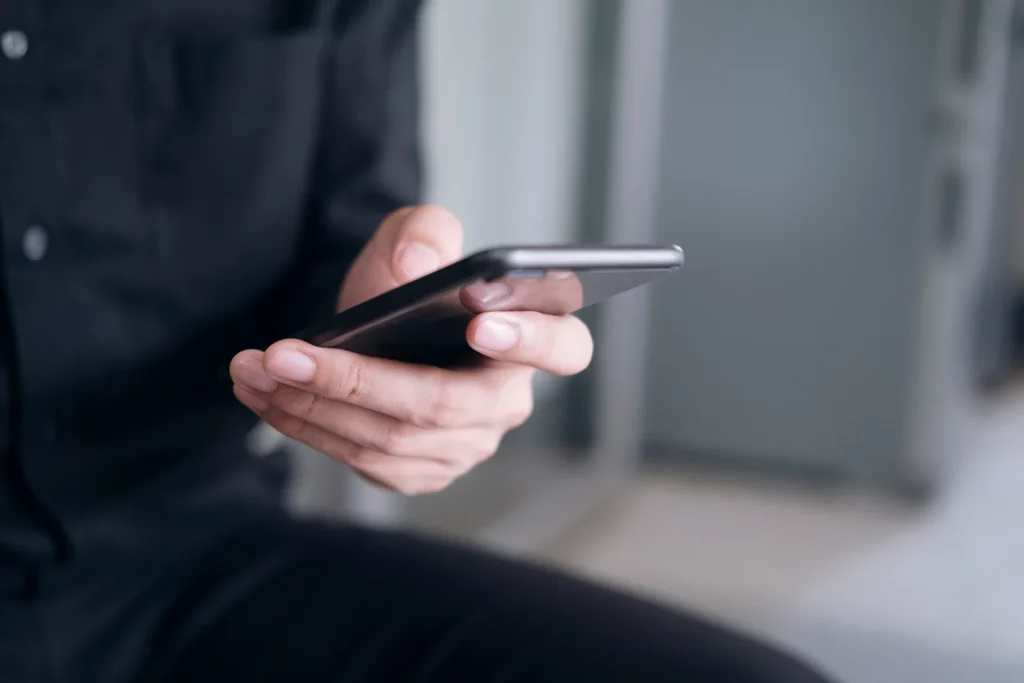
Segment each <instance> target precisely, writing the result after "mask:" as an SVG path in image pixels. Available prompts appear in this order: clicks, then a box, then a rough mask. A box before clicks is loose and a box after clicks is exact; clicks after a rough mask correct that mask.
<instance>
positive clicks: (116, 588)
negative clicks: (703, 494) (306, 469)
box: [0, 508, 823, 683]
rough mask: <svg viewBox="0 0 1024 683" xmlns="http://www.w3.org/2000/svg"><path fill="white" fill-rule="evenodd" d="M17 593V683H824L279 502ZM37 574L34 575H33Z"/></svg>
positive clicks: (10, 634)
mask: <svg viewBox="0 0 1024 683" xmlns="http://www.w3.org/2000/svg"><path fill="white" fill-rule="evenodd" d="M147 528H148V531H147V533H146V534H144V535H143V536H140V537H138V538H135V539H131V540H129V539H125V538H115V539H103V538H98V539H95V542H94V543H93V544H92V545H93V548H94V550H92V551H90V553H89V554H88V555H87V556H80V557H78V558H76V559H75V560H74V561H73V562H72V563H71V564H70V565H69V566H66V567H62V568H59V569H51V570H48V571H43V572H41V573H39V572H35V573H32V574H31V576H30V577H29V579H30V580H29V581H28V583H26V584H24V585H17V582H12V581H10V579H11V578H12V577H15V576H17V572H13V573H12V571H10V568H5V569H4V577H5V579H7V580H6V581H5V583H4V584H2V586H0V588H2V590H3V593H2V597H0V681H3V682H4V683H7V682H8V681H13V682H17V681H26V682H27V681H46V682H52V683H65V682H67V683H86V682H90V683H92V682H97V683H98V682H101V681H102V682H103V683H119V682H122V681H160V682H164V681H183V682H188V683H201V682H204V681H218V682H222V681H245V683H257V682H259V681H275V682H276V681H289V682H291V681H325V682H326V681H332V682H338V683H348V682H356V681H360V682H363V681H366V682H370V681H372V682H374V683H379V682H384V683H387V682H390V681H396V682H406V683H413V682H416V683H427V682H433V681H445V682H447V681H472V682H474V683H498V682H499V681H500V682H511V681H528V682H530V683H545V682H548V681H559V682H563V681H567V682H571V683H576V682H584V681H586V682H600V681H622V682H624V683H626V682H628V683H640V682H645V681H651V682H656V681H672V682H673V683H679V682H700V683H703V682H709V683H712V682H713V683H818V682H820V681H822V680H823V678H821V677H820V675H818V674H816V673H814V672H812V671H811V670H809V669H808V668H806V667H805V666H804V665H803V664H801V663H799V662H797V661H795V660H794V659H792V658H790V657H788V656H786V655H784V654H781V653H779V652H776V651H774V650H771V649H769V648H767V647H765V646H764V645H761V644H758V643H756V642H752V641H751V640H748V639H746V638H744V637H742V636H740V635H737V634H735V633H731V632H729V631H727V630H724V629H722V628H719V627H716V626H713V625H710V624H708V623H705V622H703V621H701V620H698V619H696V618H693V617H690V616H686V615H683V614H677V613H673V612H671V611H668V610H665V609H662V608H660V607H657V606H654V605H652V604H648V603H646V602H643V601H640V600H636V599H632V598H629V597H625V596H623V595H620V594H617V593H615V592H612V591H608V590H604V589H601V588H598V587H595V586H591V585H588V584H586V583H583V582H580V581H577V580H574V579H571V578H568V577H566V576H562V575H560V574H558V573H554V572H551V571H547V570H544V569H541V568H538V567H533V566H529V565H526V564H519V563H513V562H509V561H506V560H503V559H498V558H496V557H492V556H489V555H486V554H483V553H479V552H476V551H473V550H469V549H465V548H461V547H457V546H453V545H448V544H444V543H440V542H434V541H429V540H425V539H421V538H417V537H413V536H409V535H405V534H401V533H381V532H377V531H370V530H365V529H361V528H354V527H349V526H341V525H333V524H327V523H320V522H312V521H298V520H294V519H291V518H290V517H288V516H287V515H286V514H285V513H284V512H281V511H279V510H271V509H267V508H256V509H251V510H244V511H241V510H231V511H221V512H218V513H216V514H214V513H209V512H208V513H205V514H204V515H198V516H195V517H194V518H186V519H173V520H161V521H159V522H156V521H154V522H153V523H152V524H149V525H148V526H147ZM26 576H28V575H26Z"/></svg>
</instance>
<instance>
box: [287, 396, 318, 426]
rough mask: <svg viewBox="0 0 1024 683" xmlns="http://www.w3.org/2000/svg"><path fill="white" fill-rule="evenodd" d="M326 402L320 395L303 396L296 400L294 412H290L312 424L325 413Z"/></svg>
mask: <svg viewBox="0 0 1024 683" xmlns="http://www.w3.org/2000/svg"><path fill="white" fill-rule="evenodd" d="M325 400H326V399H324V397H323V396H320V395H319V394H309V393H305V394H302V395H301V396H299V397H298V398H297V399H296V400H295V405H294V407H293V410H292V411H290V412H292V413H293V414H294V415H295V416H296V417H298V418H300V419H302V420H304V421H306V422H312V421H314V420H315V419H316V417H317V415H319V414H320V413H321V412H323V408H324V401H325Z"/></svg>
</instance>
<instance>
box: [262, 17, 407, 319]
mask: <svg viewBox="0 0 1024 683" xmlns="http://www.w3.org/2000/svg"><path fill="white" fill-rule="evenodd" d="M336 4H337V3H336ZM420 5H421V2H420V0H363V2H354V3H346V4H344V5H342V7H343V9H342V10H341V11H342V16H337V17H334V18H333V24H334V25H333V27H332V28H333V35H332V38H331V44H330V46H329V51H328V55H327V56H326V60H325V65H324V86H323V102H322V105H323V107H322V118H321V122H320V130H321V133H320V142H319V145H320V146H319V150H318V156H317V159H316V163H315V167H314V172H313V178H312V187H311V197H310V202H309V205H308V207H309V208H308V214H307V225H306V231H305V236H304V243H303V246H302V252H301V256H300V258H299V260H298V264H297V268H296V273H295V280H294V283H295V284H294V285H293V286H291V287H289V288H288V289H289V293H288V303H287V304H286V305H285V315H284V317H285V320H284V321H282V322H283V326H284V328H283V329H282V330H281V333H282V334H285V335H287V334H291V333H293V332H295V331H297V330H298V329H301V328H304V327H305V326H307V325H309V324H311V323H315V322H317V321H318V320H321V319H323V318H325V317H327V316H329V315H330V314H332V313H333V312H334V311H335V310H336V307H337V301H338V292H339V289H340V288H341V284H342V281H343V280H344V277H345V274H346V272H347V270H348V268H349V267H350V266H351V264H352V262H353V261H354V260H355V258H356V256H358V254H359V252H360V250H361V249H362V248H363V246H364V245H365V244H366V242H367V241H368V240H369V239H370V237H371V236H372V235H373V233H374V231H375V230H376V229H377V227H378V225H380V223H381V222H382V220H383V219H384V218H385V217H386V216H387V215H388V214H389V213H391V212H393V211H395V210H396V209H399V208H401V207H404V206H410V205H413V204H417V203H418V202H419V201H420V193H421V185H422V179H421V176H422V173H421V161H420V148H419V146H420V141H419V111H418V110H419V103H418V98H419V83H418V65H417V50H418V45H417V42H418V41H417V19H418V16H419V9H420Z"/></svg>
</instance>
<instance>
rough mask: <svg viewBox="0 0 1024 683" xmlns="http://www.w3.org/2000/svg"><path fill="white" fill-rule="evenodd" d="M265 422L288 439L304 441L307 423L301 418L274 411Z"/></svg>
mask: <svg viewBox="0 0 1024 683" xmlns="http://www.w3.org/2000/svg"><path fill="white" fill-rule="evenodd" d="M267 424H269V425H270V426H271V427H273V428H274V429H275V430H277V432H278V433H280V434H282V435H283V436H286V437H288V438H289V439H293V440H295V441H302V442H305V436H306V433H307V429H308V425H309V423H308V422H306V421H305V420H303V419H300V418H298V417H295V416H294V415H289V414H288V413H282V412H276V413H275V414H274V415H273V416H272V417H271V418H269V419H268V420H267Z"/></svg>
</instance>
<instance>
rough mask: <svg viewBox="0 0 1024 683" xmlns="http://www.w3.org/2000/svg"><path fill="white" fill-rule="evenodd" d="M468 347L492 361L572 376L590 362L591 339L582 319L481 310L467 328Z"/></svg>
mask: <svg viewBox="0 0 1024 683" xmlns="http://www.w3.org/2000/svg"><path fill="white" fill-rule="evenodd" d="M466 339H467V340H468V341H469V344H470V346H472V347H473V348H474V349H476V350H477V351H479V352H480V353H482V354H484V355H485V356H488V357H490V358H493V359H495V360H500V361H506V362H509V363H515V364H518V365H528V366H530V367H533V368H536V369H538V370H542V371H544V372H549V373H551V374H554V375H574V374H576V373H578V372H581V371H583V370H584V369H586V367H587V366H588V365H589V364H590V360H591V358H592V357H593V354H594V342H593V339H592V337H591V336H590V331H589V330H588V329H587V326H586V325H584V324H583V321H581V320H579V319H578V318H575V317H573V316H550V315H544V314H542V313H531V312H524V313H483V314H481V315H478V316H477V317H476V318H474V319H473V321H472V322H471V323H470V325H469V329H468V330H467V331H466Z"/></svg>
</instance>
